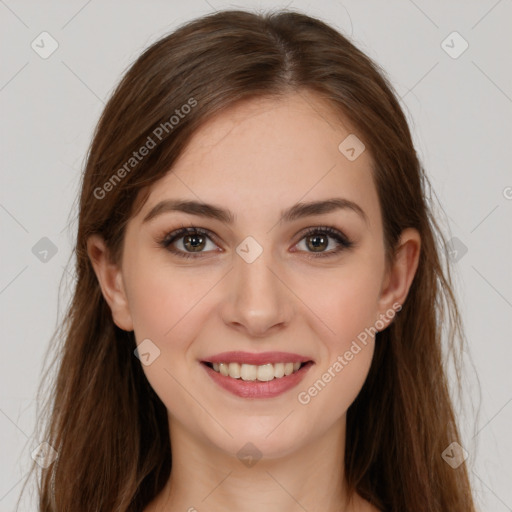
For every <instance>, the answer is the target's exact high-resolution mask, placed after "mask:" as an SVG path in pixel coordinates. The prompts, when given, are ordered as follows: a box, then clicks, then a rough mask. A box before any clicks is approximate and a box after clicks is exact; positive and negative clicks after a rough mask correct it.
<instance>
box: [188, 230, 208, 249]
mask: <svg viewBox="0 0 512 512" xmlns="http://www.w3.org/2000/svg"><path fill="white" fill-rule="evenodd" d="M183 245H184V246H185V248H186V249H187V250H188V251H190V252H200V251H202V250H203V249H204V246H205V245H206V237H204V236H203V235H200V234H197V235H186V236H184V237H183Z"/></svg>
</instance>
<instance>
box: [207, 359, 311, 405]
mask: <svg viewBox="0 0 512 512" xmlns="http://www.w3.org/2000/svg"><path fill="white" fill-rule="evenodd" d="M314 364H315V363H314V362H313V361H312V360H307V361H295V362H292V361H286V362H276V363H265V364H259V365H253V364H248V363H239V362H238V361H231V362H228V361H227V360H225V361H224V362H217V361H215V362H214V361H201V366H202V367H203V368H204V369H205V371H206V373H207V374H208V375H209V377H210V378H211V379H212V381H213V382H214V383H215V384H216V385H218V386H219V387H220V388H222V389H223V390H225V391H228V392H229V393H231V394H233V395H236V396H238V397H241V398H259V399H262V398H273V397H277V396H279V395H281V394H283V393H285V392H286V391H289V390H291V389H292V388H294V387H296V386H297V385H298V384H299V382H301V381H302V379H303V378H304V377H305V376H306V373H307V372H308V371H309V369H310V368H311V367H312V366H313V365H314Z"/></svg>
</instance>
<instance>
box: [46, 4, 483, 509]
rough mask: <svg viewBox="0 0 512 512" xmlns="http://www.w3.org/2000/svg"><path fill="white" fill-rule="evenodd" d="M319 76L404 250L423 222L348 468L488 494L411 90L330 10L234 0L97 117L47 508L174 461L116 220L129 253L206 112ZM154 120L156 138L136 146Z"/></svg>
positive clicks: (393, 485)
mask: <svg viewBox="0 0 512 512" xmlns="http://www.w3.org/2000/svg"><path fill="white" fill-rule="evenodd" d="M306 90H307V91H309V92H313V93H314V94H316V96H317V97H319V98H321V99H323V100H324V101H325V102H326V104H328V105H329V106H330V108H331V110H332V112H333V113H334V114H337V113H339V114H340V115H343V116H347V118H348V119H349V120H350V121H351V122H352V123H353V125H354V126H355V127H356V128H357V130H358V132H357V133H358V136H359V137H360V138H361V139H362V140H363V142H364V144H365V145H366V147H367V148H368V150H369V151H370V153H371V155H372V159H373V162H374V165H373V169H372V171H373V178H374V183H375V185H376V188H377V191H378V197H379V200H380V206H381V212H382V218H383V226H384V236H385V242H386V256H387V258H388V260H391V258H392V257H393V251H394V248H395V247H396V244H397V242H398V240H399V235H400V233H401V232H402V230H404V229H405V228H408V227H412V228H415V229H417V230H418V231H419V234H420V236H421V240H422V244H421V255H420V260H419V266H418V269H417V272H416V275H415V277H414V280H413V283H412V286H411V288H410V290H409V295H408V298H407V300H406V301H405V303H404V304H403V308H402V310H401V312H400V313H399V314H398V315H397V317H396V318H395V320H394V322H393V323H392V324H391V325H390V326H389V327H388V328H387V329H385V330H384V331H383V332H380V333H378V334H377V343H376V349H375V353H374V358H373V362H372V366H371V368H370V372H369V375H368V378H367V380H366V382H365V384H364V386H363V389H362V390H361V392H360V394H359V395H358V397H357V398H356V400H355V402H354V403H353V404H352V405H351V407H350V408H349V410H348V414H347V437H346V455H345V461H344V464H345V473H346V478H347V481H348V485H349V487H350V489H351V491H352V492H354V491H357V492H358V493H359V494H361V495H362V496H363V497H364V498H366V499H367V500H368V501H370V502H371V503H373V504H375V506H376V507H378V508H380V509H382V510H386V511H390V512H391V511H393V512H403V511H406V510H411V511H412V510H414V511H415V512H472V511H474V510H475V508H474V504H473V498H472V493H471V489H470V484H469V478H468V473H467V469H466V465H465V463H463V464H461V465H460V466H459V467H457V468H456V469H454V468H452V467H451V466H450V465H449V464H447V463H446V462H445V460H443V458H442V455H441V454H442V452H443V451H444V450H445V449H446V448H447V447H448V446H449V445H450V444H451V443H452V442H459V443H460V436H459V431H458V428H457V425H456V419H455V413H454V406H453V404H452V401H451V398H450V394H449V389H448V380H447V374H446V373H447V372H446V368H445V367H444V364H443V362H444V360H443V346H442V341H443V342H445V343H446V344H447V345H446V346H447V347H448V351H449V352H450V353H451V354H452V356H453V358H454V361H455V364H456V368H457V369H458V368H459V362H458V361H459V359H458V357H459V356H460V355H461V353H462V352H461V348H462V340H463V338H464V337H463V329H462V325H461V321H460V316H459V312H458V310H457V305H456V302H455V299H454V293H453V291H452V288H453V285H452V281H451V277H450V271H449V265H448V264H446V265H445V264H443V258H442V251H446V250H445V249H444V247H445V245H444V238H443V235H442V233H441V230H440V228H439V226H438V224H437V223H436V220H435V219H434V218H433V214H432V212H431V210H430V206H429V204H428V201H429V197H428V194H429V190H430V189H429V186H430V185H429V182H428V179H427V177H426V175H425V173H424V170H423V169H422V167H421V164H420V163H419V159H418V157H417V154H416V151H415V149H414V146H413V142H412V138H411V134H410V131H409V127H408V124H407V121H406V118H405V116H404V113H403V111H402V110H401V108H400V105H399V102H398V100H397V96H396V93H395V92H394V91H393V88H392V86H391V85H390V83H389V81H388V80H387V78H386V77H385V74H384V72H383V71H382V70H381V69H380V68H379V67H378V66H377V65H376V64H375V63H374V62H372V61H371V60H370V59H369V58H368V57H367V56H366V55H365V54H364V53H362V52H361V51H360V50H358V49H357V48H356V47H355V46H354V45H353V44H352V43H351V42H349V41H348V40H347V39H346V38H345V37H344V36H343V35H341V34H340V33H339V32H338V31H336V30H335V29H333V28H331V27H330V26H328V25H327V24H325V23H324V22H322V21H320V20H317V19H314V18H311V17H309V16H306V15H304V14H300V13H297V12H291V11H277V12H276V11H274V12H269V13H261V14H255V13H250V12H245V11H223V12H218V13H215V14H212V15H208V16H205V17H202V18H199V19H196V20H194V21H192V22H189V23H187V24H185V25H183V26H181V27H180V28H179V29H178V30H176V31H175V32H173V33H172V34H170V35H168V36H166V37H165V38H163V39H161V40H159V41H158V42H156V43H155V44H153V45H152V46H150V47H149V48H148V49H146V50H145V51H144V53H143V54H142V55H141V56H140V57H139V58H138V59H137V60H136V62H135V63H134V64H133V65H132V66H131V68H130V69H129V70H128V71H127V73H126V74H125V76H124V77H123V79H122V80H121V82H120V83H119V85H118V87H117V88H116V90H115V92H114V93H113V95H112V97H111V98H110V100H109V102H108V103H107V105H106V107H105V109H104V111H103V114H102V116H101V119H100V121H99V123H98V126H97V128H96V132H95V135H94V138H93V141H92V144H91V147H90V150H89V154H88V158H87V163H86V167H85V172H84V174H83V181H82V184H81V195H80V204H79V217H78V234H77V238H76V246H75V248H74V256H75V257H76V284H75V289H74V291H73V296H72V300H71V301H70V304H69V309H68V310H67V313H66V316H65V318H64V319H63V321H62V324H61V326H60V329H59V330H58V332H56V335H55V338H56V339H58V340H59V341H60V342H61V345H59V346H57V347H56V349H55V350H56V354H57V355H56V358H55V360H54V363H53V364H54V365H56V366H57V369H58V371H57V373H56V380H55V382H54V383H53V382H52V384H51V387H50V392H51V394H50V400H49V401H48V405H47V420H46V421H47V423H46V433H45V437H44V439H45V440H46V441H47V442H48V443H49V444H50V445H51V446H52V447H53V448H54V449H55V450H56V451H57V452H58V458H57V459H56V460H55V462H53V464H52V465H51V466H50V467H49V468H47V469H43V470H41V475H40V478H39V480H38V483H39V510H40V511H41V512H43V511H44V512H50V511H59V512H64V511H76V510H91V511H98V510H109V511H140V510H142V509H143V508H144V507H145V506H146V505H147V504H148V503H149V502H150V501H151V500H152V499H153V498H154V497H155V496H156V495H157V494H158V493H159V492H160V491H161V490H162V488H163V486H164V484H165V483H166V481H167V479H168V478H169V475H170V471H171V466H172V458H171V448H170V441H169V431H168V423H167V411H166V409H165V406H164V405H163V403H162V402H161V401H160V399H159V398H158V396H157V395H156V394H155V392H154V391H153V389H152V388H151V386H150V385H149V383H148V381H147V379H146V377H145V375H144V373H143V371H142V369H141V365H140V361H139V360H138V359H137V358H136V357H134V355H133V351H134V349H135V346H136V344H135V339H134V333H133V332H125V331H123V330H121V329H119V328H118V327H117V326H116V325H115V324H114V322H113V320H112V314H111V311H110V309H109V307H108V305H107V303H106V301H105V300H104V298H103V296H102V293H101V289H100V286H99V283H98V280H97V278H96V275H95V273H94V270H93V267H92V265H91V261H90V259H89V257H88V254H87V246H86V242H87V238H88V237H89V236H90V235H91V234H95V233H97V234H99V235H101V236H102V237H103V239H104V240H105V242H106V244H107V247H108V248H109V251H110V255H111V259H112V261H113V262H117V263H119V262H120V259H121V257H122V243H123V236H124V231H125V227H126V225H127V222H128V220H129V219H130V218H131V217H132V216H133V215H135V214H136V213H137V212H138V211H139V209H140V208H141V206H142V205H143V203H144V200H145V198H146V197H147V194H148V187H149V186H150V185H151V184H153V183H155V182H156V181H157V180H159V179H160V178H162V177H163V176H164V175H165V174H166V173H168V172H169V170H170V169H171V168H172V165H173V163H174V162H175V161H176V159H177V158H178V157H179V155H180V154H181V153H182V151H183V149H184V148H185V146H186V144H187V142H188V141H189V140H190V138H191V136H192V134H194V133H195V131H196V130H197V129H198V128H199V127H200V126H202V125H203V124H204V123H205V121H206V120H208V119H210V118H211V117H212V116H214V115H216V114H218V113H220V112H221V111H222V110H223V109H226V108H227V107H230V106H232V105H234V104H235V103H237V102H240V101H245V100H248V99H251V98H255V97H263V96H265V97H279V96H283V95H286V94H289V93H290V92H299V93H300V92H301V91H306ZM185 105H188V107H187V108H184V106H185ZM176 110H178V111H179V113H178V112H176ZM172 116H174V119H172ZM156 134H159V136H157V135H156ZM148 137H151V139H152V141H153V142H155V147H153V148H152V149H151V150H150V151H149V154H148V155H147V156H145V157H144V158H143V159H141V160H140V161H139V160H137V161H136V162H135V161H130V158H131V157H132V154H133V152H134V151H137V150H138V149H139V148H141V147H142V146H143V145H147V144H148V140H149V139H148ZM157 139H158V140H157ZM127 162H130V163H129V165H127ZM121 169H124V172H123V171H121ZM445 256H446V252H445ZM444 267H446V268H444ZM446 326H449V328H448V330H447V333H448V334H447V336H442V335H443V332H444V331H445V330H446ZM444 337H446V338H447V339H446V340H444V339H443V340H442V338H444ZM457 375H458V373H457ZM341 463H342V462H341V461H340V464H341Z"/></svg>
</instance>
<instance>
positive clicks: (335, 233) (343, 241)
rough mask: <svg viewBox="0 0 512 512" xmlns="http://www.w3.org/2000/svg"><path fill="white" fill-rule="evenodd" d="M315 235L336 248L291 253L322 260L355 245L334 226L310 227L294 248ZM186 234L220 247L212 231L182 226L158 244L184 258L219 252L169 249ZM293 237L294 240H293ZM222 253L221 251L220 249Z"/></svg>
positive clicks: (299, 237)
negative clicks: (201, 238) (323, 238)
mask: <svg viewBox="0 0 512 512" xmlns="http://www.w3.org/2000/svg"><path fill="white" fill-rule="evenodd" d="M317 233H323V234H326V235H327V236H328V237H329V238H332V239H334V240H335V241H336V243H337V244H338V247H337V248H336V249H334V250H332V249H331V250H329V251H319V252H314V251H297V250H295V251H293V252H303V253H305V255H306V257H308V258H322V257H329V256H335V255H336V254H338V253H340V252H342V251H343V250H346V249H350V248H351V247H353V246H354V245H355V243H354V242H353V241H352V240H351V239H350V238H349V237H348V236H347V235H345V233H344V232H343V231H341V230H340V229H338V228H336V227H334V226H310V227H308V228H304V229H302V230H301V231H299V232H298V233H297V235H295V237H297V240H296V242H295V243H294V244H293V247H295V246H296V245H297V244H298V243H299V242H301V241H302V240H303V239H304V238H306V237H307V236H312V235H314V234H317ZM188 234H200V235H203V236H206V237H207V238H209V239H210V240H211V241H212V242H214V243H215V244H216V245H217V246H219V245H222V244H219V240H220V239H219V237H217V235H216V234H215V233H213V232H212V231H210V230H209V229H206V228H201V227H198V226H184V225H181V226H180V227H179V228H177V229H174V230H172V231H168V232H166V234H165V235H164V236H163V237H160V238H159V240H158V243H159V245H160V246H162V247H164V248H165V249H166V250H168V251H170V252H171V253H173V254H175V255H177V256H179V257H184V258H194V259H198V258H204V257H207V255H208V254H209V253H216V252H219V251H204V252H203V251H199V252H196V253H194V252H186V251H182V250H178V249H173V248H170V246H171V245H172V244H173V243H174V242H176V241H177V240H180V239H182V238H183V237H185V236H186V235H188ZM295 237H294V238H295ZM221 250H222V251H223V249H221Z"/></svg>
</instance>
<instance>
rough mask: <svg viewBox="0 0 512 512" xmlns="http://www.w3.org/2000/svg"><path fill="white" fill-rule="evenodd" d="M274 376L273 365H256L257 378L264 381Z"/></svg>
mask: <svg viewBox="0 0 512 512" xmlns="http://www.w3.org/2000/svg"><path fill="white" fill-rule="evenodd" d="M273 378H274V365H272V364H263V365H261V366H258V380H262V381H264V382H266V381H268V380H272V379H273Z"/></svg>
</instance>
